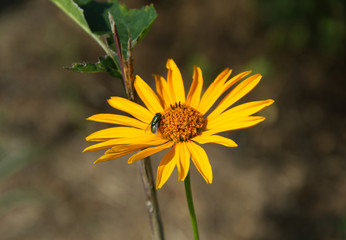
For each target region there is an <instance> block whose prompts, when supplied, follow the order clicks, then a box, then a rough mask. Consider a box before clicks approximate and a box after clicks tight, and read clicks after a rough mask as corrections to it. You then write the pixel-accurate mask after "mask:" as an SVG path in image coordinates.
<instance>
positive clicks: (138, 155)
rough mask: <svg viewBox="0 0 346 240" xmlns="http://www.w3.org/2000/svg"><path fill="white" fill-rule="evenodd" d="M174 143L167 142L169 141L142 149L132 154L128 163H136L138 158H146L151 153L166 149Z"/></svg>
mask: <svg viewBox="0 0 346 240" xmlns="http://www.w3.org/2000/svg"><path fill="white" fill-rule="evenodd" d="M172 145H173V142H167V143H165V144H162V145H160V146H157V147H151V148H147V149H144V150H142V151H140V152H139V153H136V154H135V155H133V156H131V157H130V158H129V160H128V163H129V164H131V163H134V162H136V161H138V160H141V159H143V158H146V157H148V156H150V155H153V154H155V153H158V152H161V151H162V150H165V149H167V148H169V147H171V146H172Z"/></svg>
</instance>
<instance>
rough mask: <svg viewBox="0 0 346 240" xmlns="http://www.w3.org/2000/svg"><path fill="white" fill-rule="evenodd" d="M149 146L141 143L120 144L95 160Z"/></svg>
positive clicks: (109, 157)
mask: <svg viewBox="0 0 346 240" xmlns="http://www.w3.org/2000/svg"><path fill="white" fill-rule="evenodd" d="M147 146H148V145H144V144H141V145H119V146H116V147H113V148H112V149H109V150H107V151H106V153H105V154H104V155H103V156H101V157H100V158H99V159H97V160H96V161H95V162H94V164H96V163H99V162H104V161H109V160H113V159H115V158H119V157H122V156H125V155H127V154H130V153H133V152H135V151H138V150H140V149H143V148H145V147H147Z"/></svg>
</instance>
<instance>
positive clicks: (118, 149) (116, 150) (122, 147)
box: [105, 144, 148, 154]
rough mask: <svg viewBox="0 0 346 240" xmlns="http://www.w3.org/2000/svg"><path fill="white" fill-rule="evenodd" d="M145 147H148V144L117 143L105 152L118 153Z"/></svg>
mask: <svg viewBox="0 0 346 240" xmlns="http://www.w3.org/2000/svg"><path fill="white" fill-rule="evenodd" d="M146 147H148V144H131V145H117V146H114V147H112V148H111V149H108V150H107V151H106V152H105V154H114V153H119V152H124V151H130V152H134V151H137V150H139V149H144V148H146Z"/></svg>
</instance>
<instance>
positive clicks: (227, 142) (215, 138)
mask: <svg viewBox="0 0 346 240" xmlns="http://www.w3.org/2000/svg"><path fill="white" fill-rule="evenodd" d="M193 141H195V142H198V143H199V144H205V143H217V144H220V145H223V146H226V147H237V146H238V145H237V144H236V143H235V142H234V141H233V140H231V139H229V138H225V137H222V136H219V135H206V134H202V135H199V136H197V137H194V138H193Z"/></svg>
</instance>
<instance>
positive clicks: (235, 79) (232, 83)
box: [223, 71, 252, 92]
mask: <svg viewBox="0 0 346 240" xmlns="http://www.w3.org/2000/svg"><path fill="white" fill-rule="evenodd" d="M251 72H252V71H246V72H242V73H239V74H238V75H236V76H234V77H232V78H231V79H230V80H228V81H227V82H226V83H225V85H224V90H223V92H225V91H227V90H228V89H229V88H230V87H232V86H233V85H234V84H235V83H237V82H238V81H239V80H240V79H242V78H243V77H245V76H246V75H249V74H250V73H251Z"/></svg>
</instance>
